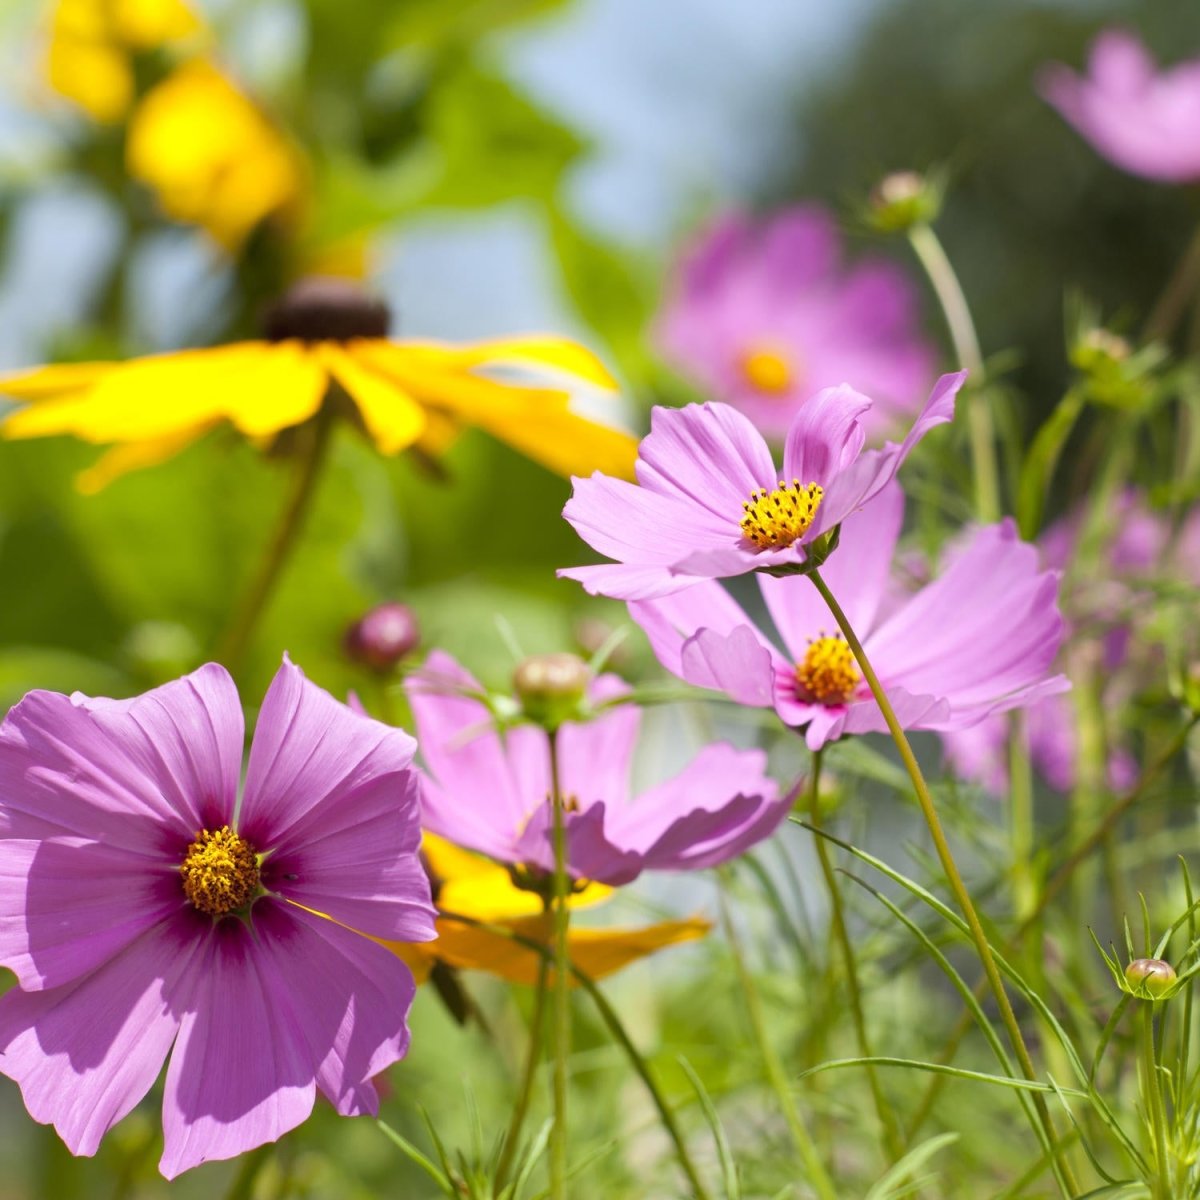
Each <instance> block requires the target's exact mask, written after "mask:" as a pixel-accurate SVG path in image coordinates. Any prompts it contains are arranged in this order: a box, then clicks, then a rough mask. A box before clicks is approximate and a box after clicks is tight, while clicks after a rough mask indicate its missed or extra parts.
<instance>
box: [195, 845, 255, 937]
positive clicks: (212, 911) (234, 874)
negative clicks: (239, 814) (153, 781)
mask: <svg viewBox="0 0 1200 1200" xmlns="http://www.w3.org/2000/svg"><path fill="white" fill-rule="evenodd" d="M179 873H180V875H182V876H183V894H184V895H185V896H186V897H187V898H188V899H189V900H190V901H191V902H192V903H193V904H194V905H195V906H196V907H197V908H198V909H199V910H200V911H201V912H202V913H207V914H208V915H209V916H210V917H223V916H225V915H226V914H227V913H231V912H236V911H237V910H238V909H239V908H245V906H246V905H247V904H249V903H250V901H251V900H253V899H254V897H255V896H256V895H257V894H258V855H257V854H255V852H254V848H253V847H252V846H251V845H250V843H249V842H248V841H246V839H245V838H244V837H242V836H241V835H240V834H237V833H234V831H233V830H232V829H230V828H229V826H228V825H222V826H221V828H220V829H205V830H203V831H202V832H200V833H198V834H197V835H196V840H195V841H194V842H193V843H192V844H191V845H190V846H189V847H188V848H187V853H186V854H185V855H184V856H183V862H182V863H180V864H179Z"/></svg>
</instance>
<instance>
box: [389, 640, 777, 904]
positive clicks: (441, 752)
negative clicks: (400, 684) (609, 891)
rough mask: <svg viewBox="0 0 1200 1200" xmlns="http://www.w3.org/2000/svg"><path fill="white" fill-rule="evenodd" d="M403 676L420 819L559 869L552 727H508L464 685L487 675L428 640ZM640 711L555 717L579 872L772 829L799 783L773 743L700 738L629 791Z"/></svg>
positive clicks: (669, 861)
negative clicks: (689, 752)
mask: <svg viewBox="0 0 1200 1200" xmlns="http://www.w3.org/2000/svg"><path fill="white" fill-rule="evenodd" d="M406 688H407V691H408V696H409V700H410V702H411V703H412V709H413V715H414V717H415V719H416V723H417V731H418V736H419V738H420V740H421V755H422V758H423V759H424V761H425V766H426V774H425V776H424V778H423V780H422V789H421V799H422V807H423V824H424V826H425V828H426V829H427V830H429V831H430V832H431V833H435V834H437V835H438V836H440V837H444V838H446V839H447V840H449V841H452V842H455V843H457V844H458V845H460V846H465V847H467V848H468V849H471V850H477V851H479V852H480V853H481V854H486V855H488V856H489V857H490V858H494V859H498V860H499V861H500V862H507V863H514V864H520V865H523V866H526V867H534V868H536V869H537V870H539V871H542V872H545V873H547V874H549V873H550V872H551V871H553V869H554V852H553V840H552V810H551V807H550V803H549V798H550V794H551V789H550V746H549V738H548V735H547V734H546V732H545V731H544V730H543V729H540V728H537V727H535V726H532V725H522V726H518V727H517V728H515V729H511V730H509V731H508V732H507V733H506V734H505V735H503V736H501V735H500V734H499V733H498V732H497V731H496V729H495V728H494V726H493V725H492V721H491V714H490V713H489V712H488V710H487V708H486V707H485V706H484V705H483V703H482V702H481V701H479V700H477V699H474V698H473V697H472V696H470V695H467V694H466V693H468V692H474V693H478V692H479V691H480V685H479V684H478V683H477V682H476V681H475V680H474V679H473V678H472V677H471V676H470V675H469V674H468V673H467V672H466V671H465V670H463V668H462V667H460V666H459V665H458V663H456V662H455V661H454V659H452V658H451V657H450V656H449V655H447V654H443V653H440V652H437V653H434V654H431V655H430V656H429V660H428V662H427V664H426V668H425V670H424V671H423V672H422V673H421V674H420V675H417V676H413V677H412V678H410V680H409V681H408V683H407V684H406ZM625 690H627V689H626V687H625V685H624V684H622V683H621V682H620V681H619V680H617V679H616V678H615V677H613V676H601V677H600V678H599V679H597V680H596V681H595V682H594V683H593V685H592V693H591V696H592V700H593V701H594V702H596V701H602V700H605V699H611V698H613V697H615V696H619V695H621V694H622V693H623V692H624V691H625ZM640 725H641V710H640V709H638V708H637V707H636V706H635V705H632V704H619V705H615V706H613V707H612V709H611V710H610V711H608V712H605V713H604V714H603V715H601V716H598V717H596V718H595V719H593V720H590V721H586V722H583V723H573V722H568V723H566V724H564V725H563V726H561V727H560V729H559V732H558V738H559V762H560V782H561V786H562V791H563V795H564V797H565V800H566V807H567V814H566V817H567V820H566V832H567V862H568V869H569V871H570V873H571V875H572V876H573V877H574V878H577V879H589V880H595V881H597V882H600V883H607V884H613V885H619V884H625V883H629V882H630V881H631V880H633V879H635V878H636V877H637V876H638V875H640V874H641V872H642V871H644V870H658V871H689V870H697V869H699V868H702V867H711V866H715V865H717V864H718V863H723V862H726V861H728V860H729V859H731V858H734V857H735V856H737V855H739V854H741V853H742V852H743V851H745V850H747V849H749V848H750V847H751V846H753V845H754V844H755V843H756V842H759V841H761V840H762V839H763V838H765V837H768V836H769V835H770V834H771V833H772V832H774V830H775V828H776V827H777V826H778V825H779V823H780V822H781V821H782V820H783V819H784V817H785V816H786V815H787V812H788V810H789V808H790V807H791V797H790V796H780V795H779V792H778V788H777V787H776V785H775V783H774V781H773V780H771V779H770V778H769V777H768V776H766V775H765V774H764V773H763V772H764V769H765V767H766V755H765V754H764V753H763V752H762V751H761V750H735V749H734V748H733V747H732V746H729V745H726V744H725V743H719V744H716V745H712V746H707V747H705V748H704V749H703V750H701V751H700V753H699V754H697V755H696V757H695V758H694V759H693V760H692V762H691V763H690V764H689V765H688V766H687V767H685V768H684V770H683V771H682V772H681V773H680V774H678V775H676V776H675V777H674V778H672V779H669V780H667V781H666V782H665V783H660V784H658V785H657V786H656V787H653V788H650V789H649V790H648V791H645V792H642V793H641V794H640V795H638V796H632V797H631V795H630V791H629V772H630V762H631V758H632V755H633V750H634V744H635V742H636V740H637V735H638V729H639V727H640Z"/></svg>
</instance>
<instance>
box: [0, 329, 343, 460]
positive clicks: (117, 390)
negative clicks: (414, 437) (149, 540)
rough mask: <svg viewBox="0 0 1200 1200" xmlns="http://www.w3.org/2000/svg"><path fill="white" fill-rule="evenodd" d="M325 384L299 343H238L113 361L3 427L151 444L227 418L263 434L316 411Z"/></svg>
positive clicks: (21, 432) (16, 432)
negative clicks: (91, 379)
mask: <svg viewBox="0 0 1200 1200" xmlns="http://www.w3.org/2000/svg"><path fill="white" fill-rule="evenodd" d="M64 378H68V379H69V375H67V376H64ZM326 384H327V376H326V374H325V371H324V368H323V367H322V365H321V364H320V362H319V361H318V360H317V358H316V357H315V356H314V355H312V354H310V353H308V352H307V351H306V350H305V348H304V347H302V346H300V345H299V344H298V343H291V342H284V343H280V344H278V345H272V344H269V343H266V342H237V343H234V344H233V345H230V346H221V347H217V348H215V349H212V350H184V351H180V352H178V353H175V354H162V355H156V356H154V357H152V358H142V359H134V360H133V361H131V362H128V363H120V364H115V365H114V366H113V367H112V369H111V370H107V371H104V372H103V373H101V374H99V375H98V377H97V379H96V382H95V384H94V385H93V386H91V387H86V386H85V387H81V388H79V389H76V390H73V391H68V392H65V393H64V394H62V395H61V396H55V397H49V398H45V399H41V400H39V401H38V402H37V403H36V404H32V405H30V406H29V407H27V408H23V409H19V410H18V411H17V412H15V413H12V414H11V415H10V416H9V417H8V418H7V419H6V420H5V421H4V423H3V426H0V429H2V430H3V433H4V434H5V436H7V437H13V438H21V437H43V436H46V435H49V434H61V433H69V434H73V435H74V436H75V437H79V438H83V439H84V440H85V441H90V442H101V443H103V442H149V441H154V440H157V439H160V438H181V437H182V438H185V440H186V436H187V435H189V434H190V436H191V437H198V436H199V435H200V434H201V433H202V432H204V431H205V430H207V429H208V428H210V427H211V426H212V425H213V424H214V423H216V422H217V421H220V420H222V419H226V420H229V421H232V422H233V424H234V425H235V426H236V427H237V428H238V429H239V430H241V432H242V433H244V434H246V435H248V436H262V435H265V434H271V433H277V432H278V431H279V430H281V429H284V428H287V427H288V426H290V425H297V424H299V423H300V422H302V421H305V420H307V419H308V418H309V417H311V416H312V415H313V414H314V413H315V412H316V411H317V409H318V408H319V407H320V404H321V399H322V397H323V395H324V392H325V387H326Z"/></svg>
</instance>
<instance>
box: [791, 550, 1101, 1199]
mask: <svg viewBox="0 0 1200 1200" xmlns="http://www.w3.org/2000/svg"><path fill="white" fill-rule="evenodd" d="M809 579H811V580H812V582H813V585H814V586H815V587H816V589H817V591H818V592H820V594H821V598H822V599H823V600H824V601H825V603H826V604H827V605H828V606H829V611H830V612H831V613H832V614H833V618H834V620H835V621H837V624H838V628H839V629H840V630H841V631H842V636H843V637H844V638H845V639H846V644H847V645H848V646H849V647H850V650H851V652H852V653H853V655H854V658H855V660H856V661H857V663H858V666H859V669H860V670H861V671H862V673H863V678H864V679H865V680H866V681H867V686H868V687H869V688H870V689H871V695H872V696H874V698H875V703H876V704H878V705H879V709H880V712H882V713H883V719H884V721H885V722H886V723H887V727H888V731H889V732H890V733H891V735H892V740H893V741H894V742H895V743H896V749H897V750H898V751H899V753H900V758H901V760H902V761H903V763H904V766H905V769H906V770H907V771H908V777H909V779H910V780H911V781H912V785H913V791H914V792H915V793H916V797H917V803H918V804H919V805H920V807H921V815H922V816H923V817H924V818H925V824H926V825H927V826H928V827H929V834H930V836H931V837H932V839H933V844H934V848H935V849H936V851H937V856H938V861H939V862H940V863H941V865H942V870H943V871H944V872H945V875H946V879H947V881H948V882H949V884H950V890H951V891H952V892H953V893H954V898H955V900H956V901H957V903H958V907H959V909H960V910H961V912H962V914H963V917H964V918H965V919H966V922H967V927H968V929H969V930H970V931H971V941H972V942H973V943H974V945H975V951H976V953H977V954H978V955H979V960H980V962H981V963H982V964H983V971H984V974H985V975H986V976H987V980H988V986H989V987H990V988H991V992H992V995H993V996H994V997H995V1000H996V1005H997V1007H998V1008H999V1010H1000V1017H1001V1020H1002V1021H1003V1022H1004V1028H1005V1030H1006V1031H1007V1033H1008V1037H1009V1041H1010V1042H1011V1043H1012V1048H1013V1052H1014V1053H1015V1054H1016V1056H1017V1061H1018V1062H1019V1063H1020V1065H1021V1070H1022V1072H1023V1073H1024V1075H1025V1078H1026V1079H1029V1080H1032V1081H1036V1080H1037V1072H1036V1071H1035V1069H1034V1066H1033V1059H1032V1058H1031V1057H1030V1055H1029V1048H1028V1047H1027V1046H1026V1045H1025V1038H1024V1037H1023V1036H1022V1034H1021V1026H1020V1025H1019V1024H1018V1022H1017V1016H1016V1013H1014V1012H1013V1007H1012V1003H1011V1001H1010V1000H1009V998H1008V992H1007V991H1005V989H1004V980H1003V979H1002V978H1001V976H1000V969H999V967H997V966H996V960H995V958H994V957H993V955H992V948H991V946H990V945H988V940H987V935H986V934H985V933H984V931H983V924H982V923H981V922H980V920H979V914H978V913H977V912H976V911H975V904H974V902H973V901H972V900H971V894H970V892H968V891H967V886H966V884H965V883H964V882H963V878H962V875H961V873H960V872H959V869H958V864H957V863H956V862H955V861H954V855H953V853H952V852H951V850H950V843H949V842H947V841H946V835H945V833H944V831H943V830H942V822H941V819H940V818H939V816H938V814H937V808H936V807H935V805H934V803H933V797H932V796H931V795H930V794H929V786H928V784H926V782H925V777H924V775H922V774H921V768H920V767H919V766H918V765H917V759H916V756H915V755H914V754H913V752H912V747H911V746H910V745H909V744H908V738H907V737H906V736H905V733H904V730H903V728H901V725H900V722H899V721H898V720H897V719H896V713H895V710H894V709H893V708H892V704H891V701H890V700H889V699H888V697H887V693H886V692H885V691H884V690H883V686H882V685H881V684H880V682H879V677H878V676H877V675H876V674H875V669H874V668H873V667H872V666H871V663H870V660H869V659H868V658H867V655H866V652H865V651H864V650H863V647H862V643H861V642H860V641H859V640H858V635H857V634H856V633H855V632H854V629H853V628H852V627H851V625H850V622H849V620H848V619H847V617H846V614H845V613H844V612H843V611H842V608H841V605H839V604H838V602H837V600H836V599H835V598H834V596H833V593H832V592H830V590H829V588H828V587H827V586H826V585H825V581H824V580H823V579H822V578H821V576H820V573H819V572H817V571H815V570H814V571H813V572H811V574H810V575H809ZM1033 1102H1034V1106H1035V1108H1036V1109H1037V1116H1038V1120H1039V1122H1040V1124H1041V1133H1042V1135H1044V1137H1045V1139H1046V1145H1047V1147H1048V1148H1049V1149H1050V1150H1051V1151H1052V1158H1051V1166H1052V1168H1053V1170H1054V1174H1055V1178H1056V1180H1057V1181H1058V1185H1059V1188H1060V1189H1061V1191H1062V1193H1063V1195H1064V1196H1067V1197H1070V1196H1072V1195H1074V1194H1075V1192H1076V1191H1077V1188H1076V1186H1075V1181H1074V1179H1073V1178H1072V1174H1071V1168H1070V1166H1069V1164H1068V1163H1067V1162H1066V1161H1065V1160H1064V1159H1063V1158H1062V1157H1061V1147H1059V1145H1058V1133H1057V1131H1056V1130H1055V1128H1054V1122H1053V1121H1052V1120H1051V1118H1050V1110H1049V1108H1048V1107H1047V1106H1046V1099H1045V1097H1044V1096H1043V1095H1042V1094H1041V1093H1040V1092H1035V1093H1034V1094H1033Z"/></svg>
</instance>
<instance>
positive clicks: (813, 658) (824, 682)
mask: <svg viewBox="0 0 1200 1200" xmlns="http://www.w3.org/2000/svg"><path fill="white" fill-rule="evenodd" d="M861 681H862V676H861V675H860V674H859V672H858V667H857V666H856V665H855V662H854V655H853V654H851V652H850V647H849V646H847V645H846V643H845V642H844V641H843V640H842V639H841V638H840V637H825V636H822V637H819V638H817V639H815V640H814V641H810V642H809V643H808V650H807V651H805V654H804V661H803V662H799V663H797V664H796V685H797V688H798V690H799V692H800V698H801V699H802V700H807V701H809V702H810V703H817V704H845V703H846V701H847V700H849V699H850V697H851V696H852V695H853V694H854V689H855V688H856V687H858V685H859V683H860V682H861Z"/></svg>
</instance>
